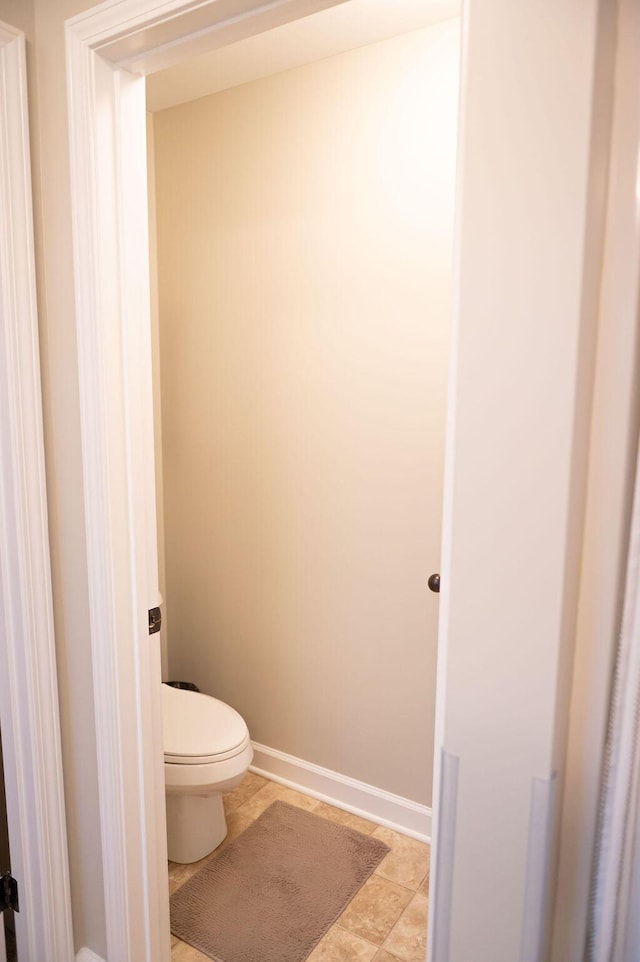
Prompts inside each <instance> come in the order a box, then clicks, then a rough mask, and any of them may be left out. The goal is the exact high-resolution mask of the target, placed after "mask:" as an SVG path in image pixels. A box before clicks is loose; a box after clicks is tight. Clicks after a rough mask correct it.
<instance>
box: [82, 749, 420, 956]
mask: <svg viewBox="0 0 640 962" xmlns="http://www.w3.org/2000/svg"><path fill="white" fill-rule="evenodd" d="M252 744H253V764H252V765H251V769H250V770H251V771H252V772H255V773H256V774H257V775H264V777H265V778H270V779H271V780H272V781H274V782H279V783H280V784H281V785H286V786H287V787H288V788H294V789H297V790H298V791H301V792H304V793H305V795H311V796H312V798H317V799H319V800H320V801H322V802H328V803H329V805H335V807H336V808H342V809H344V810H345V811H346V812H352V813H353V814H354V815H360V816H362V818H368V819H369V820H370V821H372V822H376V823H377V824H378V825H384V826H385V827H386V828H392V829H394V831H396V832H401V833H402V834H403V835H409V836H410V837H411V838H417V839H419V840H420V841H421V842H431V809H430V808H428V807H427V806H426V805H420V804H418V802H412V801H411V800H410V799H408V798H402V796H401V795H392V794H391V792H385V791H384V790H383V789H381V788H375V786H373V785H367V784H366V782H358V781H356V779H355V778H349V777H348V776H347V775H340V774H339V773H338V772H332V771H331V770H330V769H328V768H321V767H320V766H319V765H313V764H312V763H311V762H305V761H304V760H303V759H302V758H295V757H294V756H293V755H285V753H284V752H279V751H277V750H276V749H275V748H268V747H267V746H266V745H260V744H258V742H253V743H252ZM87 962H88V960H87Z"/></svg>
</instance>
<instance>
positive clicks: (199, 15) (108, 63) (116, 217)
mask: <svg viewBox="0 0 640 962" xmlns="http://www.w3.org/2000/svg"><path fill="white" fill-rule="evenodd" d="M341 2H344V0H275V2H274V0H270V2H268V3H264V2H262V3H261V2H254V3H247V0H232V2H231V4H227V5H226V7H227V11H226V13H224V14H221V13H220V4H219V3H218V2H217V0H204V2H202V0H142V2H141V0H109V2H107V3H103V4H101V5H100V6H99V7H95V8H93V9H91V10H89V11H86V12H85V13H83V14H80V15H78V16H77V17H74V18H72V19H71V20H68V21H67V22H66V24H65V29H66V44H67V91H68V103H69V137H70V160H71V204H72V230H73V246H74V278H75V301H76V311H77V336H78V365H79V386H80V410H81V436H82V455H83V478H84V499H85V511H86V532H87V572H88V583H89V605H90V622H91V651H92V664H93V688H94V702H95V722H96V746H97V756H98V794H99V803H100V825H101V845H102V861H103V873H104V892H105V918H106V930H107V957H108V959H117V960H118V962H157V960H163V962H165V960H167V962H168V956H169V951H170V939H169V922H168V892H167V887H166V883H164V882H163V879H166V857H167V853H166V833H165V832H164V820H165V808H164V806H165V799H164V766H163V752H162V729H161V715H160V710H161V709H160V694H161V690H160V677H161V673H160V660H159V659H160V653H159V646H158V645H157V641H156V640H155V639H153V640H152V641H150V640H149V636H148V632H147V609H148V608H150V607H153V606H154V605H155V604H156V603H157V602H156V600H155V599H156V597H157V591H158V575H157V559H156V558H155V547H154V545H155V506H154V505H153V504H151V505H150V504H149V499H148V498H147V495H146V486H145V485H144V484H143V483H141V481H142V479H144V478H145V476H148V472H149V471H153V441H152V439H153V413H152V409H151V398H152V389H151V343H150V306H149V296H150V295H149V264H148V256H149V251H148V237H147V199H146V195H147V170H146V143H145V126H146V124H145V120H146V113H145V86H144V79H143V77H142V76H139V75H138V76H134V74H133V73H132V72H131V70H132V69H135V70H136V71H138V73H139V74H146V73H150V72H153V71H155V70H159V69H162V68H163V67H166V66H169V65H170V64H171V63H175V62H176V61H177V60H180V59H183V58H184V56H185V55H189V54H193V53H194V51H196V50H199V49H200V50H201V49H202V47H203V44H206V46H207V47H208V49H211V48H212V47H215V46H219V45H221V44H223V43H224V44H226V43H230V42H232V41H234V40H238V39H241V38H242V37H245V36H249V35H250V34H252V33H258V32H260V31H262V30H264V29H267V28H268V27H269V26H276V25H278V24H279V23H284V22H287V21H289V20H292V19H296V18H297V17H300V16H306V15H308V14H310V13H314V12H316V11H318V10H321V9H324V8H328V7H330V6H334V5H336V4H337V3H341ZM229 8H231V9H229ZM141 438H144V439H146V443H143V444H142V445H141V443H140V439H141ZM143 448H144V450H143ZM151 599H154V600H153V601H152V602H151ZM156 827H157V828H158V829H160V830H159V831H156Z"/></svg>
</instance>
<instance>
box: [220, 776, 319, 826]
mask: <svg viewBox="0 0 640 962" xmlns="http://www.w3.org/2000/svg"><path fill="white" fill-rule="evenodd" d="M272 802H288V803H289V804H290V805H297V806H298V808H304V809H306V810H307V811H308V812H312V811H314V809H316V808H317V807H318V805H319V804H320V802H319V801H318V800H317V799H315V798H309V796H308V795H302V794H301V793H300V792H295V791H294V790H293V789H292V788H287V787H286V786H285V785H279V784H278V782H267V784H266V785H265V786H264V787H263V788H261V789H260V790H259V791H258V792H256V794H255V795H253V797H252V798H250V799H249V801H248V802H245V803H244V804H243V805H241V806H240V808H238V809H237V812H238V814H239V815H244V816H245V818H258V816H259V815H262V813H263V812H264V811H265V810H266V809H267V808H269V805H271V803H272Z"/></svg>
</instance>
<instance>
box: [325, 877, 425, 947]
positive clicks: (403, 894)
mask: <svg viewBox="0 0 640 962" xmlns="http://www.w3.org/2000/svg"><path fill="white" fill-rule="evenodd" d="M412 898H413V892H411V891H410V890H409V889H406V888H403V887H402V886H401V885H396V883H395V882H390V881H389V880H388V879H386V878H382V877H381V876H379V875H372V876H371V878H370V879H369V880H368V882H365V884H364V885H363V886H362V888H361V889H360V891H359V892H358V894H357V895H356V896H355V897H354V898H353V899H352V900H351V902H350V903H349V905H348V906H347V908H346V909H345V910H344V912H343V913H342V915H341V916H340V918H339V919H338V923H337V924H338V925H340V926H341V927H342V928H344V929H347V930H348V931H349V932H351V933H352V934H353V935H359V936H360V937H361V938H363V939H366V940H367V941H368V942H373V943H374V945H382V943H383V942H384V940H385V939H386V937H387V936H388V935H389V933H390V931H391V929H392V928H393V926H394V925H395V924H396V922H397V921H398V919H399V918H400V916H401V915H402V913H403V912H404V910H405V909H406V907H407V905H408V904H409V902H410V901H411V899H412Z"/></svg>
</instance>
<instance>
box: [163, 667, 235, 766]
mask: <svg viewBox="0 0 640 962" xmlns="http://www.w3.org/2000/svg"><path fill="white" fill-rule="evenodd" d="M162 737H163V745H164V757H165V761H168V762H173V763H174V764H175V763H178V764H180V763H181V764H189V763H192V764H195V763H203V762H207V761H216V760H217V759H218V758H219V757H220V756H225V757H229V756H230V755H233V754H235V753H236V751H241V750H242V749H243V748H244V747H245V745H247V744H248V741H249V732H248V730H247V726H246V724H245V721H244V718H243V717H242V715H239V714H238V712H237V711H235V710H234V709H233V708H231V707H230V706H229V705H225V703H224V702H223V701H218V699H217V698H212V697H211V695H203V694H202V693H201V692H195V691H187V690H185V689H181V688H172V687H171V686H170V685H162Z"/></svg>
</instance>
